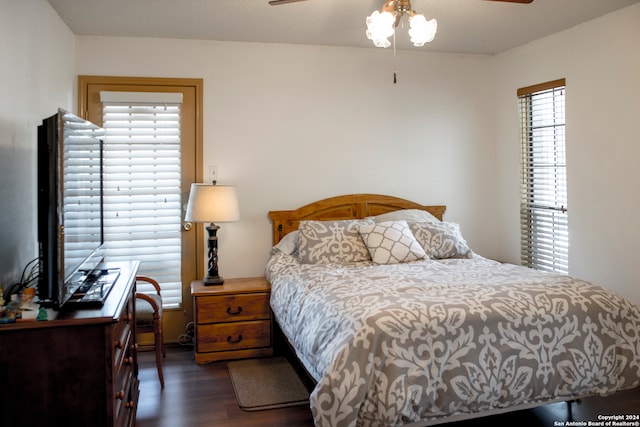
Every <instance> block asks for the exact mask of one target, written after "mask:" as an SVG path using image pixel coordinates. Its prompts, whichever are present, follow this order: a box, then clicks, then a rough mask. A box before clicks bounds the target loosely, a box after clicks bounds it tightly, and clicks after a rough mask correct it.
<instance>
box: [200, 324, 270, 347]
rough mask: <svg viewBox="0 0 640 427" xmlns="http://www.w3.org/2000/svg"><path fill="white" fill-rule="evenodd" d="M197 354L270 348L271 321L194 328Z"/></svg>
mask: <svg viewBox="0 0 640 427" xmlns="http://www.w3.org/2000/svg"><path fill="white" fill-rule="evenodd" d="M196 346H197V351H198V352H206V351H229V350H239V349H246V348H257V347H269V346H271V321H269V320H257V321H249V322H234V323H219V324H211V325H199V326H197V327H196Z"/></svg>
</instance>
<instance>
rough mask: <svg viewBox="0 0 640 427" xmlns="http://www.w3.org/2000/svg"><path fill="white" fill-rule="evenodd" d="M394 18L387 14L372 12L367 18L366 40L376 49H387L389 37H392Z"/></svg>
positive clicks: (389, 43)
mask: <svg viewBox="0 0 640 427" xmlns="http://www.w3.org/2000/svg"><path fill="white" fill-rule="evenodd" d="M394 22H395V17H394V16H393V15H392V14H391V13H389V12H379V11H377V10H374V11H373V13H372V14H371V15H369V16H367V31H366V35H367V38H368V39H369V40H371V41H373V44H374V45H376V46H377V47H389V46H390V45H391V42H389V37H391V36H392V35H393V31H394V28H393V24H394Z"/></svg>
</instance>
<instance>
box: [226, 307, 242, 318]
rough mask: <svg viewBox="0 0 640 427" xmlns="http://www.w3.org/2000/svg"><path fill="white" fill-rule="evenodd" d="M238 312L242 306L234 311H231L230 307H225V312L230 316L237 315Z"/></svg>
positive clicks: (240, 311)
mask: <svg viewBox="0 0 640 427" xmlns="http://www.w3.org/2000/svg"><path fill="white" fill-rule="evenodd" d="M240 313H242V307H238V309H237V310H236V311H231V307H227V314H229V315H231V316H237V315H238V314H240Z"/></svg>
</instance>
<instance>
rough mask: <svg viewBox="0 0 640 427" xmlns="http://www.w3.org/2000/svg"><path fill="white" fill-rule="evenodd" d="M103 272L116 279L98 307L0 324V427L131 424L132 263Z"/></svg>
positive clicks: (134, 373) (134, 392)
mask: <svg viewBox="0 0 640 427" xmlns="http://www.w3.org/2000/svg"><path fill="white" fill-rule="evenodd" d="M108 266H109V267H119V268H120V276H119V277H118V280H117V281H116V283H115V285H114V287H113V288H112V289H111V291H110V292H109V295H108V297H107V300H106V301H105V303H104V305H103V306H102V307H101V308H95V309H93V308H92V309H81V310H73V311H65V310H63V311H61V312H59V313H56V314H57V316H56V318H55V319H53V320H49V321H43V322H23V323H14V324H7V325H0V386H1V387H2V392H1V393H0V414H2V415H1V419H2V422H1V423H0V424H2V425H7V426H52V425H61V426H62V425H64V426H134V425H135V419H136V409H137V403H138V395H139V389H138V362H137V351H136V342H135V289H136V287H135V276H136V274H137V270H138V262H125V263H109V264H108Z"/></svg>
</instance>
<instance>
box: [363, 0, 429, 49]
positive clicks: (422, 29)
mask: <svg viewBox="0 0 640 427" xmlns="http://www.w3.org/2000/svg"><path fill="white" fill-rule="evenodd" d="M404 14H407V15H408V16H409V27H410V29H409V35H410V36H411V42H412V43H413V45H414V46H417V47H420V46H424V44H425V43H428V42H430V41H432V40H433V39H434V38H435V36H436V32H437V31H438V23H437V21H436V20H435V19H431V20H429V21H427V19H426V18H425V17H424V15H422V14H418V13H416V12H415V11H414V10H412V9H411V1H410V0H387V1H386V2H385V3H384V4H383V5H382V9H381V10H380V11H378V10H374V11H373V13H371V15H369V16H367V20H366V22H367V31H366V35H367V38H368V39H369V40H371V41H373V44H374V45H376V46H377V47H389V46H391V43H390V42H389V37H391V36H392V35H393V33H394V32H395V29H396V27H397V26H398V24H399V23H400V20H401V19H402V16H404Z"/></svg>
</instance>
